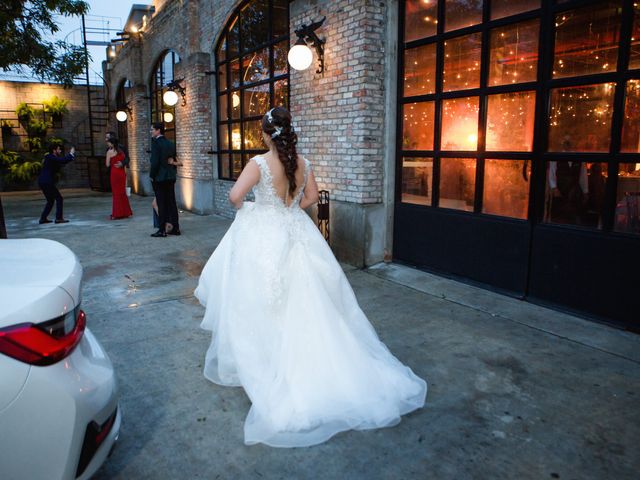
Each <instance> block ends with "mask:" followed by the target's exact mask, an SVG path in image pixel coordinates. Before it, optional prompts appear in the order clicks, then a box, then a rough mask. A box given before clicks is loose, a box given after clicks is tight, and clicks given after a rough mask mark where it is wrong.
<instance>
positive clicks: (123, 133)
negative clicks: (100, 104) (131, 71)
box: [116, 79, 131, 149]
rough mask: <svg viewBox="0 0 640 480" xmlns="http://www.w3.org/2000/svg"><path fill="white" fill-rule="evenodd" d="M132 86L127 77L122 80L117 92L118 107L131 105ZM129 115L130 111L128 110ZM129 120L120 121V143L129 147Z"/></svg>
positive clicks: (124, 107)
mask: <svg viewBox="0 0 640 480" xmlns="http://www.w3.org/2000/svg"><path fill="white" fill-rule="evenodd" d="M130 88H131V82H130V81H129V80H127V79H124V80H123V81H122V82H120V86H119V87H118V92H117V93H116V109H118V110H120V109H124V110H125V111H126V110H127V107H128V108H130V105H129V103H128V102H129V89H130ZM127 115H129V112H127ZM127 123H128V122H126V121H125V122H118V140H120V144H121V145H124V146H125V147H126V148H127V149H128V148H129V132H128V129H127Z"/></svg>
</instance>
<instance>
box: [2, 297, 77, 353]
mask: <svg viewBox="0 0 640 480" xmlns="http://www.w3.org/2000/svg"><path fill="white" fill-rule="evenodd" d="M86 324H87V318H86V315H85V313H84V312H83V311H82V310H80V308H79V307H77V308H76V309H75V310H74V311H72V312H69V313H67V314H66V315H62V316H60V317H57V318H54V319H53V320H49V321H47V322H44V323H38V324H35V323H21V324H18V325H12V326H11V327H6V328H2V329H0V353H4V354H5V355H8V356H10V357H12V358H15V359H16V360H20V361H21V362H25V363H29V364H31V365H38V366H46V365H52V364H54V363H56V362H59V361H60V360H62V359H63V358H65V357H66V356H68V355H69V354H70V353H71V352H72V351H73V349H74V348H76V346H77V345H78V343H80V340H81V339H82V335H83V333H84V329H85V327H86Z"/></svg>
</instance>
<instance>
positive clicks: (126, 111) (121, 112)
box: [116, 102, 131, 122]
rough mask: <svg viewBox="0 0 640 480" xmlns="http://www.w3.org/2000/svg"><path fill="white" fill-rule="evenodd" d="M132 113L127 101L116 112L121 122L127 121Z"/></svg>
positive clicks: (117, 118)
mask: <svg viewBox="0 0 640 480" xmlns="http://www.w3.org/2000/svg"><path fill="white" fill-rule="evenodd" d="M129 115H131V107H130V106H129V102H127V103H125V104H124V105H121V106H119V107H118V111H117V112H116V120H118V121H119V122H126V121H127V118H129Z"/></svg>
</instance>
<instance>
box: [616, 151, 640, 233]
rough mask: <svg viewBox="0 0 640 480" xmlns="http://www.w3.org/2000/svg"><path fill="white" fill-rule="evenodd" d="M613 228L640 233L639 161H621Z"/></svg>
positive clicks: (617, 230) (618, 230)
mask: <svg viewBox="0 0 640 480" xmlns="http://www.w3.org/2000/svg"><path fill="white" fill-rule="evenodd" d="M614 230H615V231H616V232H625V233H635V234H640V163H621V164H620V171H619V173H618V188H617V201H616V214H615V223H614Z"/></svg>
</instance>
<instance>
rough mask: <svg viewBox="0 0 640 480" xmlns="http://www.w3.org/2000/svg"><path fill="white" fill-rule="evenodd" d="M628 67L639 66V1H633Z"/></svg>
mask: <svg viewBox="0 0 640 480" xmlns="http://www.w3.org/2000/svg"><path fill="white" fill-rule="evenodd" d="M629 68H640V2H633V30H632V31H631V54H630V57H629Z"/></svg>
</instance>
